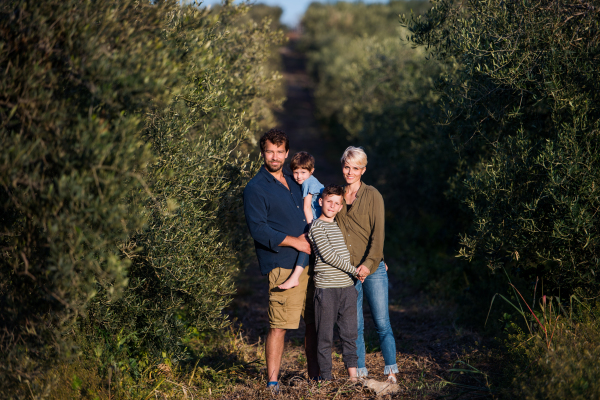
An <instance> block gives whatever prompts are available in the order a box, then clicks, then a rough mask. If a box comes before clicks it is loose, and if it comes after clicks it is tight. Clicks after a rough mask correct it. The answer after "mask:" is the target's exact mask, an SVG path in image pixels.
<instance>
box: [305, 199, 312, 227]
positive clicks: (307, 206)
mask: <svg viewBox="0 0 600 400" xmlns="http://www.w3.org/2000/svg"><path fill="white" fill-rule="evenodd" d="M312 199H313V195H312V193H309V194H307V195H306V197H305V198H304V216H305V217H306V223H307V224H310V223H311V222H312V220H313V212H312Z"/></svg>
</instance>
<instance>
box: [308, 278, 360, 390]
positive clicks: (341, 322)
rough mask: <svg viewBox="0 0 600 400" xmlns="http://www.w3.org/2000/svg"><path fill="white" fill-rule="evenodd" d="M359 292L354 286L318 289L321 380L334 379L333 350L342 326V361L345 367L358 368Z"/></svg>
mask: <svg viewBox="0 0 600 400" xmlns="http://www.w3.org/2000/svg"><path fill="white" fill-rule="evenodd" d="M356 299H357V292H356V289H355V288H354V286H348V287H345V288H329V289H320V288H315V322H316V328H317V340H318V343H317V360H318V361H319V368H320V369H321V377H322V378H323V379H326V380H331V379H332V376H331V347H332V346H333V327H334V324H335V323H337V324H338V328H339V333H340V339H342V360H343V361H344V366H345V367H346V369H348V368H353V367H354V368H356V367H357V366H358V357H357V355H356V339H357V336H358V323H357V314H356Z"/></svg>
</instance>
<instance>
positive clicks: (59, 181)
mask: <svg viewBox="0 0 600 400" xmlns="http://www.w3.org/2000/svg"><path fill="white" fill-rule="evenodd" d="M171 7H172V4H170V3H169V2H161V4H160V5H150V4H148V3H146V2H139V1H120V2H112V1H106V2H96V1H74V0H73V1H72V0H60V1H57V0H36V1H31V0H14V1H5V2H2V5H1V6H0V31H1V32H2V35H1V39H0V68H1V69H2V71H3V74H2V78H0V116H1V117H0V120H1V121H2V123H1V125H0V148H1V149H2V152H1V154H0V205H1V207H2V210H1V212H0V231H1V232H2V234H1V236H0V249H1V250H0V251H1V256H0V307H1V308H2V313H1V315H0V330H2V333H1V334H0V337H1V339H0V353H1V354H2V356H1V360H0V382H1V385H2V388H3V389H2V392H3V395H5V396H11V393H13V394H14V395H16V396H17V397H21V396H20V395H17V394H16V393H19V392H18V389H15V390H17V392H11V391H10V390H12V389H11V388H13V389H14V388H15V387H17V386H18V387H20V388H23V386H22V385H24V384H30V382H32V380H33V379H34V378H35V377H36V376H37V374H39V373H40V371H42V370H43V368H44V367H47V366H49V365H51V363H53V362H54V361H55V360H56V359H58V358H61V357H68V356H69V355H70V354H72V352H73V348H72V346H71V343H72V342H71V340H70V336H68V335H66V334H65V333H66V332H67V331H69V330H70V329H71V326H72V323H73V322H74V320H75V319H76V317H77V316H78V315H82V314H84V313H85V310H86V306H87V304H88V303H89V301H90V299H91V298H93V296H94V294H95V293H96V292H97V291H98V290H99V289H101V290H104V291H105V292H106V295H107V297H108V298H115V296H116V295H118V294H119V293H121V292H122V291H123V289H124V287H126V285H127V267H128V265H129V264H130V261H129V260H128V259H125V258H122V257H121V256H120V251H119V244H120V243H123V242H124V240H125V239H126V238H127V236H128V235H129V234H131V233H132V232H134V230H135V229H139V228H140V227H141V226H142V223H143V218H142V215H141V214H140V212H139V207H138V206H137V205H135V204H126V202H125V201H124V198H125V197H126V196H127V195H128V194H129V193H130V192H132V191H135V190H139V189H140V188H141V185H140V180H139V174H138V172H139V171H142V170H143V169H144V166H145V165H146V164H147V163H149V162H150V161H151V160H152V157H151V154H150V152H149V148H148V147H147V146H145V145H144V144H143V142H142V140H141V136H140V135H139V132H140V130H141V128H142V127H143V118H141V117H140V115H139V114H138V113H137V110H140V109H142V108H144V107H145V106H146V105H147V104H148V102H149V101H150V100H153V101H154V102H155V103H156V104H160V103H161V102H162V103H164V101H165V100H167V98H168V96H171V94H169V91H168V90H166V89H165V88H168V87H172V86H174V85H175V83H176V82H177V71H176V69H177V64H176V63H175V62H172V61H171V58H172V54H171V51H170V49H168V48H165V47H163V46H162V39H161V33H162V27H163V26H162V22H161V21H162V18H163V16H164V14H165V13H166V12H167V11H168V10H170V9H171ZM19 382H21V383H19ZM20 385H21V386H20ZM37 389H39V390H41V391H42V392H43V390H42V389H41V388H37ZM37 389H36V388H35V387H34V388H29V389H26V390H27V391H26V392H25V393H27V396H29V393H30V391H31V390H33V391H36V392H38V393H40V392H39V391H38V390H37ZM21 394H23V393H21Z"/></svg>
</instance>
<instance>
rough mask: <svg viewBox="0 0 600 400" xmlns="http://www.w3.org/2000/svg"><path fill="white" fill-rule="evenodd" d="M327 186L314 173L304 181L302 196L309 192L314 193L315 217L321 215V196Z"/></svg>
mask: <svg viewBox="0 0 600 400" xmlns="http://www.w3.org/2000/svg"><path fill="white" fill-rule="evenodd" d="M324 188H325V186H323V184H322V183H321V182H319V180H318V179H317V178H315V176H314V175H311V176H310V178H308V179H307V180H305V181H304V182H302V198H303V199H304V198H305V197H306V196H308V195H309V194H312V195H313V198H312V204H311V206H312V212H313V219H317V218H319V217H320V216H321V206H320V205H319V197H321V193H322V192H323V189H324Z"/></svg>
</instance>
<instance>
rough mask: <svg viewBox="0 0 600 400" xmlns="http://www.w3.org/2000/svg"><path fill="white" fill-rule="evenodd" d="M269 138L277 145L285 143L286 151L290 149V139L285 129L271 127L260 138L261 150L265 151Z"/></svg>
mask: <svg viewBox="0 0 600 400" xmlns="http://www.w3.org/2000/svg"><path fill="white" fill-rule="evenodd" d="M267 140H268V141H269V142H271V143H273V144H274V145H275V146H277V147H279V146H281V145H282V144H285V151H289V150H290V141H289V139H288V137H287V135H286V134H285V132H284V131H280V130H279V129H271V130H270V131H268V132H267V133H265V134H264V135H262V137H261V138H260V152H261V153H264V151H265V145H266V144H267Z"/></svg>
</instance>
